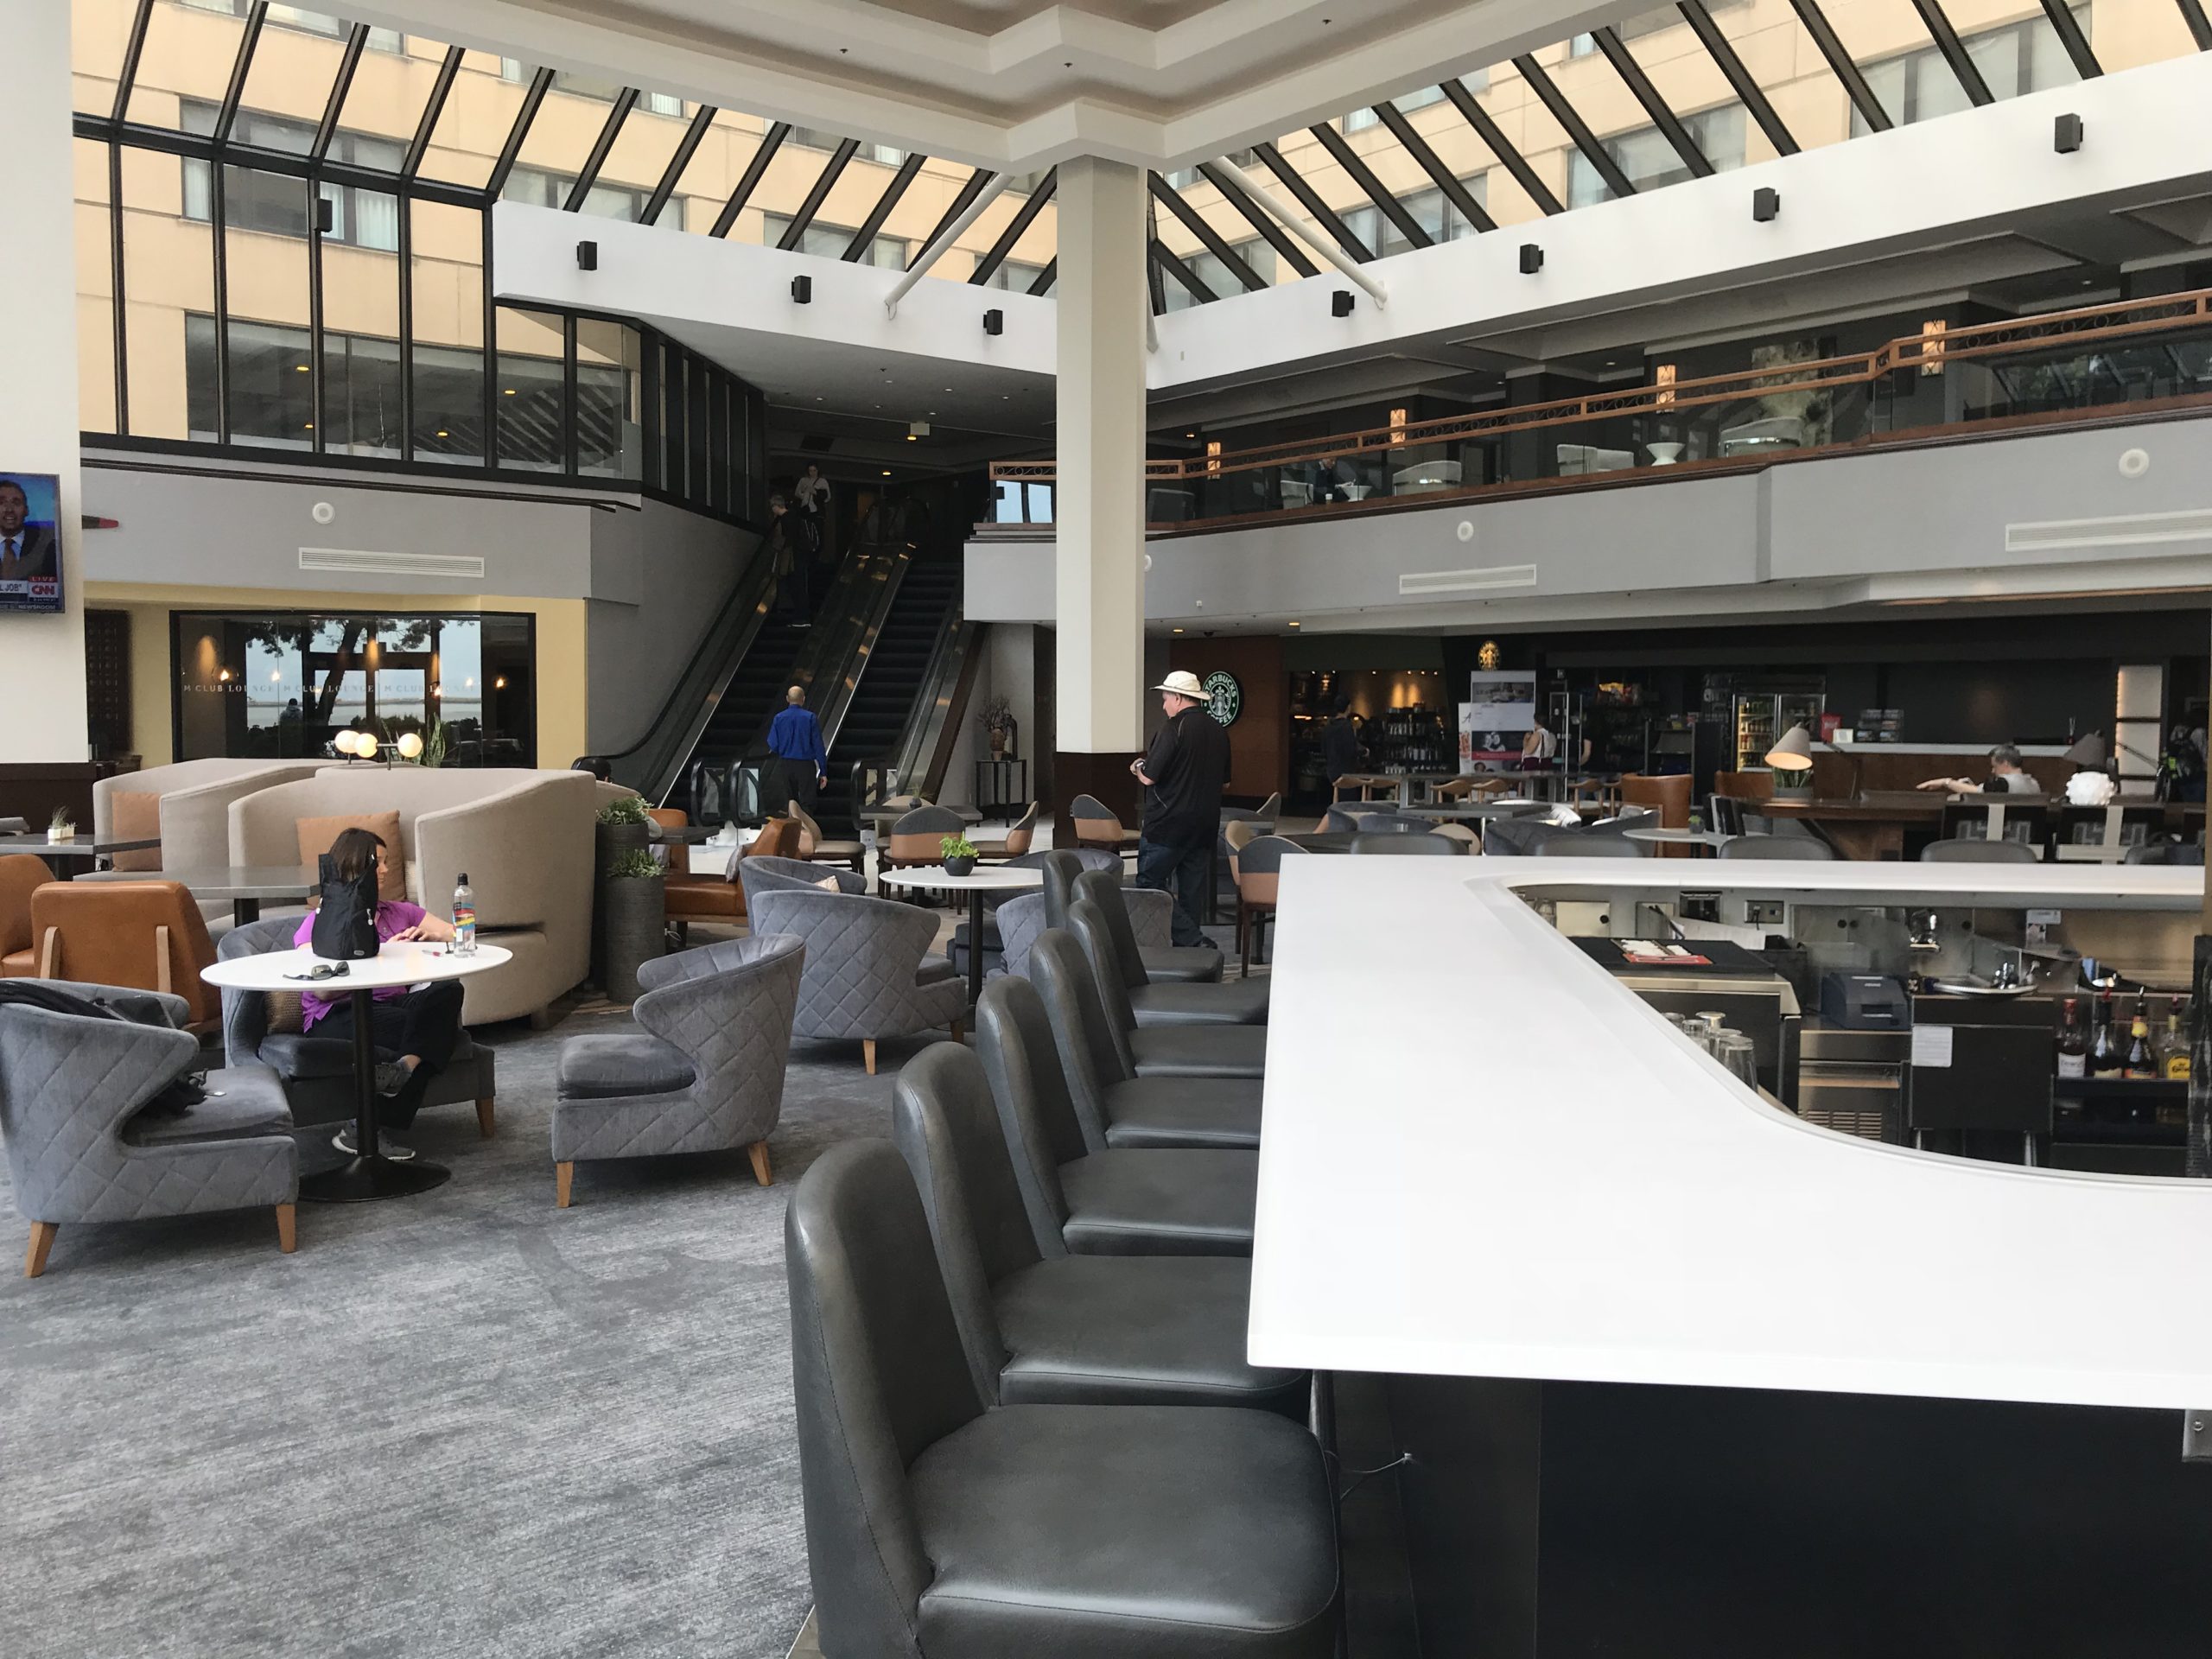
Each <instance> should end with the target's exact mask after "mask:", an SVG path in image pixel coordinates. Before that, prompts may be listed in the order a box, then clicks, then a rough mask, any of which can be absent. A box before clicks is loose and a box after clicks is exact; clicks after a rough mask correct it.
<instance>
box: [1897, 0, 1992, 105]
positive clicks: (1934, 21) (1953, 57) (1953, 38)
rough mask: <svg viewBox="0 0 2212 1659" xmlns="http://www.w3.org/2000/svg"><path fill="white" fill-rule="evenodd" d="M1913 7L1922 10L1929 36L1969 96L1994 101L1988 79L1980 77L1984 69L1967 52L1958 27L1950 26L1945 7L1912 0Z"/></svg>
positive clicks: (1977, 101) (1931, 0) (1930, 0)
mask: <svg viewBox="0 0 2212 1659" xmlns="http://www.w3.org/2000/svg"><path fill="white" fill-rule="evenodd" d="M1912 9H1913V10H1915V11H1916V12H1918V13H1919V14H1920V21H1921V22H1923V23H1924V24H1926V25H1927V28H1928V38H1929V39H1930V40H1931V41H1935V42H1936V50H1937V51H1938V52H1941V53H1942V54H1943V61H1944V62H1946V63H1948V64H1949V65H1950V66H1951V73H1953V74H1954V75H1956V76H1957V77H1958V79H1959V85H1960V86H1961V87H1962V88H1963V89H1964V90H1965V92H1966V95H1967V99H1969V100H1970V101H1971V102H1973V103H1974V104H1975V105H1983V104H1993V103H1995V102H1996V99H1994V98H1993V96H1992V95H1991V93H1990V91H1989V83H1988V82H1987V81H1986V80H1984V79H1982V78H1981V70H1980V67H1977V66H1976V64H1975V63H1974V57H1973V54H1970V53H1969V52H1967V45H1966V42H1965V41H1962V40H1961V39H1960V38H1959V31H1958V30H1957V29H1954V28H1952V27H1951V20H1950V18H1949V17H1948V16H1946V15H1945V13H1944V10H1943V8H1942V6H1940V5H1938V4H1936V0H1912Z"/></svg>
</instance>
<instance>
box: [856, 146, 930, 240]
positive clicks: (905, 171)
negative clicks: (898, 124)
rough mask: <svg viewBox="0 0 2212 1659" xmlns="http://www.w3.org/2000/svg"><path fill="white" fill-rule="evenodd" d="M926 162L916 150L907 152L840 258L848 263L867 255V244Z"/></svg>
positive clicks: (923, 156)
mask: <svg viewBox="0 0 2212 1659" xmlns="http://www.w3.org/2000/svg"><path fill="white" fill-rule="evenodd" d="M927 160H929V157H928V156H925V155H923V154H921V153H920V152H919V151H918V150H916V151H911V152H909V153H908V155H907V156H906V160H905V161H903V162H899V170H898V171H897V172H896V173H893V175H891V180H890V182H889V183H887V184H886V185H885V186H884V187H883V194H881V195H880V196H878V197H877V198H876V199H875V206H874V207H871V208H869V209H868V217H867V218H866V219H862V220H861V227H860V229H858V230H857V231H855V232H853V239H852V240H851V241H850V242H849V243H848V244H846V245H845V251H844V252H843V253H842V255H841V256H839V257H842V258H843V259H845V260H847V261H853V260H857V259H860V258H862V257H865V256H866V255H867V253H868V244H869V243H871V242H873V241H874V240H875V233H876V232H878V231H880V230H881V229H882V228H883V221H884V220H885V219H888V218H890V217H891V210H892V209H893V207H897V206H898V205H899V198H900V197H901V196H903V195H905V194H906V190H907V187H908V186H910V185H912V183H913V182H914V180H915V178H916V176H917V175H919V174H920V172H921V170H922V163H923V162H925V161H927Z"/></svg>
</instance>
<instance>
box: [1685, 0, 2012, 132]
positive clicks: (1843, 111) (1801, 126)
mask: <svg viewBox="0 0 2212 1659" xmlns="http://www.w3.org/2000/svg"><path fill="white" fill-rule="evenodd" d="M2029 3H2031V4H2032V3H2034V0H2029ZM1908 10H1910V8H1908ZM1713 22H1714V23H1715V24H1716V25H1717V26H1718V27H1719V30H1720V33H1721V35H1723V36H1724V37H1725V38H1726V41H1727V42H1728V44H1729V45H1730V46H1732V47H1733V48H1735V50H1736V55H1737V56H1738V57H1739V58H1741V59H1742V60H1744V67H1745V70H1746V71H1748V72H1749V73H1750V75H1751V81H1752V84H1753V85H1754V86H1758V89H1759V90H1760V91H1761V92H1764V93H1765V94H1766V99H1767V102H1768V103H1770V104H1771V105H1774V112H1775V114H1776V115H1777V116H1778V117H1779V118H1781V121H1782V124H1783V128H1784V129H1785V130H1787V131H1788V132H1789V136H1790V137H1792V138H1794V139H1796V141H1797V145H1798V148H1799V149H1820V148H1821V147H1822V146H1823V145H1827V144H1834V143H1842V141H1843V140H1845V139H1846V138H1848V137H1852V136H1853V127H1852V109H1851V95H1850V94H1849V93H1848V92H1846V91H1845V90H1844V86H1843V83H1842V82H1841V81H1840V80H1839V79H1836V74H1835V71H1834V70H1833V69H1831V68H1829V67H1828V61H1827V59H1826V58H1825V57H1823V56H1821V48H1820V43H1819V42H1818V41H1815V39H1814V38H1813V34H1812V31H1811V30H1810V29H1807V28H1806V27H1805V25H1804V23H1803V22H1802V21H1801V20H1800V19H1799V17H1798V16H1797V13H1796V10H1794V9H1793V8H1790V7H1787V6H1779V5H1771V4H1763V3H1752V4H1738V5H1731V6H1718V7H1715V8H1713ZM1683 32H1684V33H1685V34H1687V33H1688V29H1687V28H1685V29H1684V30H1683ZM1745 144H1746V146H1747V149H1746V150H1745V156H1744V159H1745V161H1747V162H1766V161H1771V160H1773V159H1774V155H1775V149H1774V145H1773V143H1771V142H1770V140H1769V139H1768V137H1767V136H1766V134H1765V133H1764V132H1763V131H1761V130H1760V129H1759V124H1758V122H1756V121H1754V122H1752V123H1751V124H1750V125H1749V127H1748V129H1747V130H1746V133H1745Z"/></svg>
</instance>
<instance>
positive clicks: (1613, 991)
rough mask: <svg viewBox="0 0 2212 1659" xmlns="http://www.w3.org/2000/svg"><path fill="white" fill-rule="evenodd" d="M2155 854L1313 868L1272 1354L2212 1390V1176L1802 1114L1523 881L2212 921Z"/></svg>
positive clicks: (1305, 904)
mask: <svg viewBox="0 0 2212 1659" xmlns="http://www.w3.org/2000/svg"><path fill="white" fill-rule="evenodd" d="M2203 880H2204V874H2203V872H2202V871H2201V870H2196V869H2166V868H2154V867H2148V866H2120V867H2101V866H2086V865H1990V864H1983V865H1975V864H1898V863H1810V862H1808V863H1807V864H1804V865H1802V866H1796V865H1777V864H1772V863H1749V862H1746V863H1743V864H1733V865H1732V864H1731V863H1729V862H1726V861H1718V862H1700V863H1698V864H1695V865H1693V864H1691V863H1689V862H1688V861H1660V860H1652V861H1646V862H1643V863H1640V864H1636V865H1630V864H1629V863H1628V862H1627V861H1620V862H1613V861H1605V862H1603V863H1600V862H1598V861H1592V860H1585V859H1543V858H1526V859H1520V858H1516V859H1503V858H1501V859H1416V858H1375V859H1362V858H1310V859H1307V858H1301V859H1291V860H1287V861H1285V863H1284V866H1283V872H1282V887H1281V908H1280V912H1279V919H1278V923H1277V938H1276V954H1275V966H1274V991H1273V993H1272V997H1271V1007H1270V1015H1269V1024H1268V1070H1267V1084H1266V1107H1265V1111H1266V1129H1265V1132H1264V1134H1263V1135H1262V1141H1261V1147H1260V1187H1259V1209H1258V1225H1257V1234H1256V1238H1255V1249H1254V1252H1253V1271H1252V1305H1251V1306H1252V1312H1251V1325H1250V1339H1249V1353H1250V1357H1251V1358H1252V1360H1253V1361H1254V1363H1259V1364H1268V1365H1288V1366H1313V1367H1319V1368H1324V1369H1328V1370H1358V1371H1405V1372H1432V1373H1440V1374H1445V1375H1457V1376H1502V1377H1540V1378H1555V1379H1565V1380H1580V1381H1592V1382H1609V1383H1695V1384H1707V1385H1717V1386H1723V1387H1735V1388H1758V1389H1811V1390H1821V1391H1841V1392H1853V1393H1869V1394H1895V1395H1932V1396H1947V1397H1954V1398H1967V1399H1988V1400H2016V1401H2034V1402H2055V1403H2069V1404H2081V1405H2096V1406H2132V1407H2179V1408H2196V1407H2203V1406H2206V1405H2208V1404H2212V1294H2208V1293H2207V1292H2206V1290H2205V1288H2204V1281H2205V1275H2206V1274H2207V1272H2208V1271H2212V1181H2186V1180H2179V1179H2157V1178H2148V1177H2133V1176H2114V1175H2097V1174H2082V1173H2072V1172H2064V1171H2055V1170H2031V1169H2024V1168H2018V1167H2010V1166H2004V1165H1998V1164H1988V1163H1980V1162H1975V1161H1973V1160H1966V1159H1961V1158H1953V1157H1948V1156H1943V1155H1941V1154H1932V1153H1919V1152H1915V1151H1913V1150H1911V1149H1910V1148H1908V1147H1890V1146H1883V1145H1879V1144H1878V1143H1875V1142H1871V1141H1862V1140H1859V1139H1857V1138H1855V1137H1852V1136H1847V1135H1838V1134H1834V1133H1831V1132H1829V1131H1827V1130H1826V1129H1822V1128H1816V1127H1815V1126H1814V1125H1811V1124H1808V1123H1805V1122H1802V1121H1801V1120H1800V1119H1798V1118H1797V1117H1796V1116H1793V1115H1792V1114H1790V1113H1789V1112H1786V1111H1783V1110H1780V1109H1776V1108H1774V1107H1771V1106H1770V1105H1768V1104H1767V1103H1765V1102H1764V1101H1763V1100H1761V1099H1760V1098H1759V1097H1758V1096H1757V1095H1755V1094H1753V1093H1752V1092H1751V1091H1750V1090H1747V1089H1745V1088H1744V1087H1743V1086H1742V1084H1739V1083H1738V1082H1737V1081H1736V1080H1735V1079H1734V1078H1732V1077H1730V1076H1729V1075H1728V1074H1727V1073H1726V1071H1723V1070H1722V1069H1721V1068H1720V1067H1719V1065H1716V1064H1715V1063H1714V1062H1713V1060H1711V1059H1710V1058H1708V1057H1707V1056H1706V1055H1705V1054H1704V1053H1703V1052H1700V1051H1699V1050H1698V1049H1696V1048H1695V1047H1694V1046H1692V1045H1691V1044H1689V1043H1688V1042H1686V1041H1684V1040H1683V1039H1681V1036H1680V1034H1679V1033H1676V1032H1675V1030H1674V1028H1673V1027H1671V1026H1669V1024H1668V1023H1667V1021H1666V1020H1665V1019H1664V1018H1663V1017H1662V1015H1660V1014H1658V1013H1656V1011H1655V1010H1653V1009H1651V1008H1649V1007H1646V1006H1645V1005H1644V1003H1643V1001H1641V1000H1639V999H1638V998H1637V996H1636V995H1634V994H1633V993H1632V992H1630V991H1629V990H1627V989H1625V988H1624V987H1623V986H1621V985H1620V984H1619V983H1618V982H1617V981H1616V980H1615V979H1614V978H1613V977H1612V976H1611V975H1609V974H1608V973H1606V972H1605V970H1604V969H1602V968H1600V967H1599V965H1598V964H1597V963H1594V962H1592V961H1591V960H1590V959H1589V958H1587V957H1585V956H1584V955H1583V953H1582V952H1581V951H1580V950H1579V949H1577V948H1576V947H1575V946H1574V945H1573V944H1572V943H1571V942H1570V941H1569V940H1568V939H1567V938H1565V937H1564V936H1562V935H1561V934H1560V933H1559V932H1558V931H1556V930H1555V929H1554V928H1553V927H1552V926H1551V925H1548V923H1546V922H1545V921H1544V920H1543V919H1542V918H1541V917H1540V916H1538V915H1537V914H1536V912H1535V911H1534V910H1533V909H1531V908H1530V906H1529V905H1528V904H1527V903H1526V902H1525V901H1524V900H1523V899H1522V897H1521V896H1520V895H1521V894H1522V893H1524V892H1525V893H1538V892H1541V893H1565V892H1567V891H1569V890H1573V889H1582V890H1585V891H1587V892H1589V893H1591V895H1592V897H1602V896H1605V895H1608V894H1613V893H1622V892H1626V891H1637V892H1645V893H1652V894H1654V895H1658V894H1666V893H1676V892H1679V891H1681V890H1682V889H1683V888H1685V887H1688V888H1690V889H1693V890H1695V891H1699V892H1707V891H1713V890H1716V889H1728V888H1742V889H1746V890H1750V891H1752V892H1756V893H1763V894H1764V893H1773V894H1780V895H1818V896H1819V898H1820V899H1821V902H1824V903H1829V904H1835V903H1842V904H1853V903H1866V904H1884V903H1891V904H1895V903H1903V902H1909V901H1911V900H1916V899H1925V900H1929V901H1931V902H1933V903H1936V904H1938V905H1951V906H1965V905H1978V906H2025V905H2029V904H2033V905H2037V906H2052V907H2057V908H2063V907H2067V906H2073V907H2076V908H2086V907H2097V908H2122V907H2124V908H2142V909H2161V910H2182V909H2186V910H2192V911H2193V910H2195V909H2196V908H2197V906H2199V905H2200V904H2201V903H2202V893H2203V885H2202V884H2203Z"/></svg>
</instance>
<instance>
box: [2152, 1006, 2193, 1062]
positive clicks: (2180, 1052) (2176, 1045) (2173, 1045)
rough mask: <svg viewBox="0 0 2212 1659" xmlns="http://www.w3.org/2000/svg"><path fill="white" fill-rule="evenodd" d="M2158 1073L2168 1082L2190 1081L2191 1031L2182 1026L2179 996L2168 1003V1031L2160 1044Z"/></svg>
mask: <svg viewBox="0 0 2212 1659" xmlns="http://www.w3.org/2000/svg"><path fill="white" fill-rule="evenodd" d="M2158 1074H2159V1075H2160V1076H2161V1077H2164V1078H2165V1080H2166V1081H2167V1082H2168V1083H2187V1082H2188V1081H2189V1033H2188V1032H2187V1031H2185V1030H2183V1028H2182V1023H2181V998H2179V997H2175V998H2174V999H2173V1000H2172V1001H2170V1002H2169V1003H2167V1005H2166V1033H2165V1037H2164V1040H2163V1041H2161V1042H2160V1044H2159V1045H2158Z"/></svg>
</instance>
